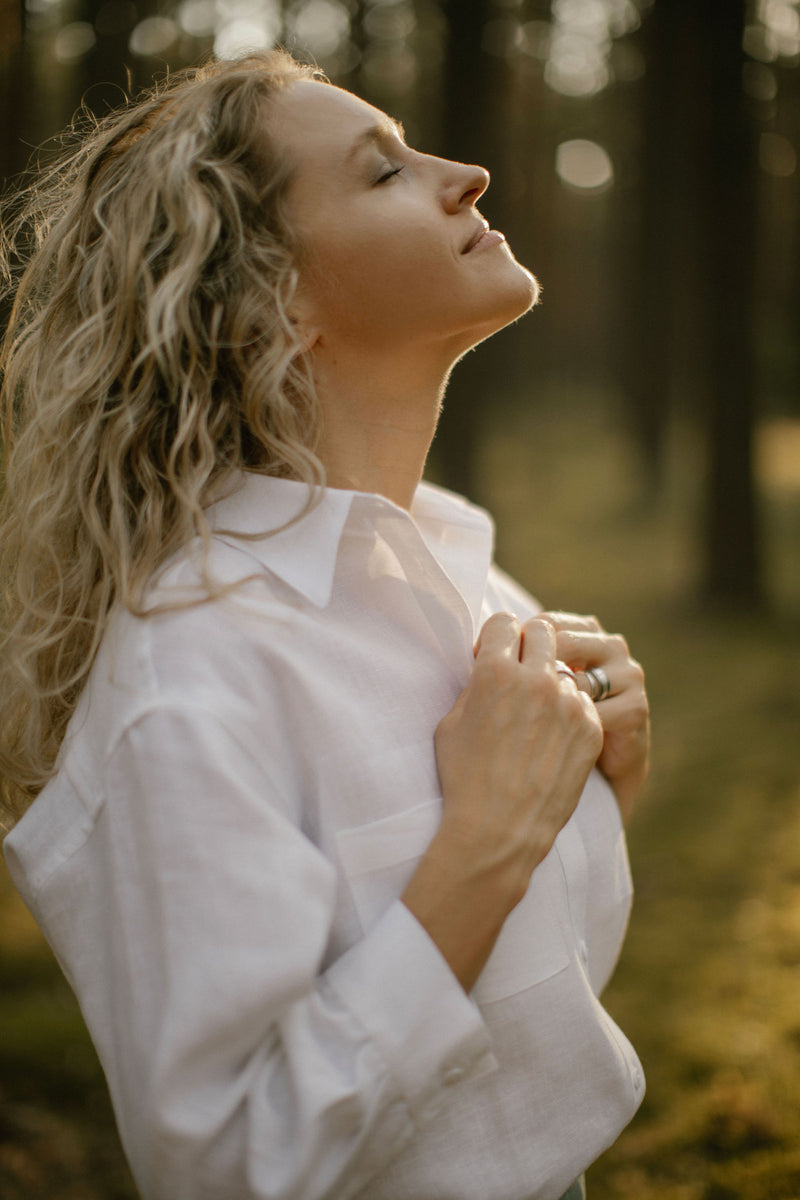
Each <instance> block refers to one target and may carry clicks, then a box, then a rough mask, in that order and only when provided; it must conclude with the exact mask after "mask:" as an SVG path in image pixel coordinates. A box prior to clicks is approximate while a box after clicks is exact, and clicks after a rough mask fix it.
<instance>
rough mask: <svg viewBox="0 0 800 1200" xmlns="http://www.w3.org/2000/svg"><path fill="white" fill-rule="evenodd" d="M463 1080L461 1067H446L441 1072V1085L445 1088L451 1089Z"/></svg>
mask: <svg viewBox="0 0 800 1200" xmlns="http://www.w3.org/2000/svg"><path fill="white" fill-rule="evenodd" d="M463 1078H464V1068H463V1067H448V1068H447V1069H446V1070H445V1071H443V1072H442V1083H443V1084H444V1086H445V1087H452V1086H453V1084H454V1083H459V1082H460V1080H462V1079H463Z"/></svg>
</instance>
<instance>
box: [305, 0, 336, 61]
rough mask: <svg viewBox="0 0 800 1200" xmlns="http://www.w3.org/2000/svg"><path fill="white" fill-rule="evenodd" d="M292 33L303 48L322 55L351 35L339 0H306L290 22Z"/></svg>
mask: <svg viewBox="0 0 800 1200" xmlns="http://www.w3.org/2000/svg"><path fill="white" fill-rule="evenodd" d="M292 33H293V34H294V36H295V37H296V38H297V40H298V42H299V43H300V45H301V46H302V47H303V48H304V49H306V50H310V51H311V53H312V54H316V55H319V56H320V57H324V56H325V55H326V54H333V53H334V52H335V51H336V50H338V48H339V46H340V45H341V43H342V42H344V41H346V40H347V38H348V37H349V36H350V14H349V12H348V11H347V9H346V8H345V7H344V5H343V4H339V3H338V0H307V3H306V4H304V5H303V7H302V8H301V9H300V10H299V12H298V13H297V14H296V16H295V18H294V20H293V21H292Z"/></svg>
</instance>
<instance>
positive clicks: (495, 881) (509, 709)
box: [403, 613, 603, 990]
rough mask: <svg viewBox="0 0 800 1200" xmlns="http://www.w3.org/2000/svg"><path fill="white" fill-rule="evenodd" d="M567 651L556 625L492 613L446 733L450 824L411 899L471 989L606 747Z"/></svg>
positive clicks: (443, 778)
mask: <svg viewBox="0 0 800 1200" xmlns="http://www.w3.org/2000/svg"><path fill="white" fill-rule="evenodd" d="M556 657H557V655H556V635H555V633H554V631H553V628H552V625H551V623H549V622H548V621H543V620H541V619H539V618H534V619H533V620H530V621H527V622H526V623H525V624H524V625H521V624H520V623H519V621H517V620H516V618H515V617H512V616H509V615H508V614H507V613H501V614H496V615H495V616H493V617H490V619H489V620H488V621H487V622H486V624H485V625H484V626H483V629H482V630H481V635H480V638H479V641H478V645H477V647H476V651H475V667H474V670H473V672H472V676H471V677H470V681H469V683H468V684H467V686H466V687H465V688H464V691H463V692H462V693H461V695H460V696H459V697H458V699H457V701H456V703H455V705H454V706H453V708H452V709H451V711H450V712H449V713H448V714H447V716H445V717H444V718H443V720H442V721H441V722H440V723H439V726H438V728H437V730H436V736H435V746H436V762H437V766H438V769H439V778H440V782H441V785H442V796H443V798H444V808H443V815H442V821H441V824H440V826H439V829H438V831H437V833H436V835H435V837H434V839H433V842H432V843H431V845H430V847H429V848H428V851H427V852H426V854H425V856H424V857H423V859H422V861H421V863H420V864H419V866H418V867H417V870H416V872H415V874H414V876H413V878H412V879H411V881H410V883H409V885H408V886H407V888H406V890H405V892H404V894H403V900H404V901H405V903H406V905H407V906H408V907H409V908H410V909H411V911H412V912H413V913H414V915H415V916H416V917H417V919H418V920H419V921H420V923H421V924H422V925H423V926H424V927H425V928H426V929H427V930H428V932H429V934H430V935H431V937H432V938H433V940H434V941H435V942H436V944H437V945H438V946H439V949H440V950H441V951H442V953H443V954H444V957H445V958H446V959H447V961H448V962H449V963H450V966H451V968H452V969H453V971H454V973H455V974H456V975H457V976H458V978H459V979H460V980H461V982H462V984H463V985H464V987H465V988H466V989H467V990H469V989H470V988H471V987H472V985H473V983H474V982H475V980H476V979H477V977H478V974H479V972H480V970H481V968H482V966H483V963H484V962H485V960H486V958H487V957H488V955H489V952H490V951H491V948H492V945H493V944H494V940H495V938H496V937H497V935H498V933H499V932H500V929H501V927H502V924H503V922H504V921H505V918H506V917H507V915H508V913H509V912H510V911H511V909H512V908H513V907H514V906H515V904H517V903H518V902H519V900H520V899H521V898H522V896H523V895H524V893H525V891H526V889H527V887H528V884H529V882H530V877H531V874H532V873H533V871H534V869H535V867H536V866H538V864H539V863H540V862H541V861H542V859H543V858H544V857H545V856H546V855H547V853H548V852H549V850H550V848H551V846H552V845H553V842H554V841H555V839H556V837H557V835H558V833H559V831H560V830H561V828H562V827H563V826H564V825H565V824H566V822H567V821H568V820H569V818H570V816H571V815H572V813H573V811H574V809H575V807H576V805H577V803H578V800H579V799H580V796H581V792H582V791H583V788H584V785H585V783H586V780H587V778H588V775H589V772H590V771H591V769H592V767H593V766H594V764H595V762H596V760H597V756H598V754H599V753H600V751H601V749H602V746H603V730H602V726H601V722H600V720H599V717H598V713H597V709H596V707H595V705H593V704H592V702H591V701H590V700H589V698H588V696H586V695H584V694H583V693H582V692H580V691H579V690H578V688H577V687H576V685H575V681H574V679H571V678H570V677H569V676H568V675H564V674H559V672H558V670H557V666H556Z"/></svg>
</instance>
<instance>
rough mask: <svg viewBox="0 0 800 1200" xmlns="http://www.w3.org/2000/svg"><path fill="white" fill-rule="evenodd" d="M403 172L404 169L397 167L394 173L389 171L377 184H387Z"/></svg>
mask: <svg viewBox="0 0 800 1200" xmlns="http://www.w3.org/2000/svg"><path fill="white" fill-rule="evenodd" d="M402 170H404V168H403V167H395V168H394V170H393V171H387V172H386V174H385V175H381V177H380V179H378V180H376V182H377V183H386V182H387V180H389V179H393V178H394V176H395V175H399V174H400V172H401V171H402Z"/></svg>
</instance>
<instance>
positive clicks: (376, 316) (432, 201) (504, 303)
mask: <svg viewBox="0 0 800 1200" xmlns="http://www.w3.org/2000/svg"><path fill="white" fill-rule="evenodd" d="M270 127H271V132H272V135H273V137H274V138H275V139H276V140H277V142H278V144H279V146H280V147H282V149H283V150H284V152H285V153H286V154H287V155H288V157H289V161H290V162H291V163H292V164H293V166H294V176H293V179H292V182H291V184H290V187H289V192H288V196H287V207H288V214H289V218H290V220H291V222H292V224H293V226H294V228H295V230H296V232H297V233H298V235H299V237H300V241H301V244H302V246H303V249H304V264H303V268H302V274H301V291H300V297H301V300H300V303H301V311H302V313H303V316H304V317H306V318H307V319H308V320H307V323H308V324H310V325H311V326H313V327H314V328H315V330H316V331H318V332H319V334H320V335H321V337H322V338H323V339H324V338H327V340H328V344H329V345H332V344H334V343H335V344H338V345H340V346H343V345H347V346H348V347H349V348H350V349H351V350H352V349H355V350H359V349H360V350H362V351H364V352H368V351H369V350H370V349H372V350H378V351H381V352H384V351H391V350H393V349H394V350H397V349H406V350H407V349H411V348H413V347H416V348H419V349H421V348H422V347H423V346H425V345H434V344H435V345H438V346H441V345H446V346H447V347H448V349H449V350H453V351H455V352H456V353H462V352H463V351H464V350H466V349H468V348H469V346H471V345H474V344H475V343H476V342H477V341H480V340H481V338H483V337H487V336H488V335H489V334H491V333H493V332H495V331H496V330H497V329H500V328H502V327H503V326H504V325H506V324H508V322H509V321H513V320H514V319H515V318H517V317H519V316H520V315H521V314H522V313H524V312H526V311H527V309H528V308H530V307H531V305H532V304H534V303H535V301H536V296H537V292H538V287H537V284H536V281H535V279H534V278H533V276H532V275H531V274H530V272H528V271H526V270H525V269H524V268H523V267H521V266H520V265H519V264H518V263H517V261H516V260H515V258H514V256H513V255H512V253H511V251H510V249H509V248H508V246H507V244H506V242H505V240H504V239H503V237H502V235H501V234H493V233H489V234H488V235H486V236H484V237H483V238H482V240H480V238H481V235H482V234H484V232H485V230H487V229H488V224H487V222H485V221H484V219H483V218H482V217H481V216H480V215H479V213H478V212H477V211H476V209H475V203H476V201H477V200H478V199H479V197H480V196H481V195H482V194H483V192H484V191H485V190H486V188H487V186H488V183H489V175H488V172H486V171H485V170H484V169H483V168H482V167H474V166H464V165H463V164H462V163H454V162H449V161H448V160H446V159H441V158H434V157H432V156H431V155H428V154H420V153H418V152H417V151H416V150H412V149H411V148H410V147H409V146H407V145H406V144H405V142H404V141H403V138H402V133H401V131H400V130H399V128H398V127H397V126H396V125H395V123H394V122H393V121H392V120H390V119H389V118H388V117H387V116H386V115H385V114H384V113H382V112H380V111H379V110H378V109H375V108H373V107H372V106H371V105H369V104H367V103H365V102H364V101H363V100H360V99H359V98H358V97H357V96H354V95H352V94H351V93H350V92H345V91H342V90H341V89H340V88H335V87H332V86H330V85H329V84H325V83H318V82H316V81H312V80H301V81H298V82H297V83H295V84H293V85H292V86H291V87H290V88H288V89H287V90H286V91H285V92H283V93H282V94H280V95H279V96H278V97H277V98H276V99H275V101H274V103H273V109H272V119H271V122H270Z"/></svg>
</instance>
